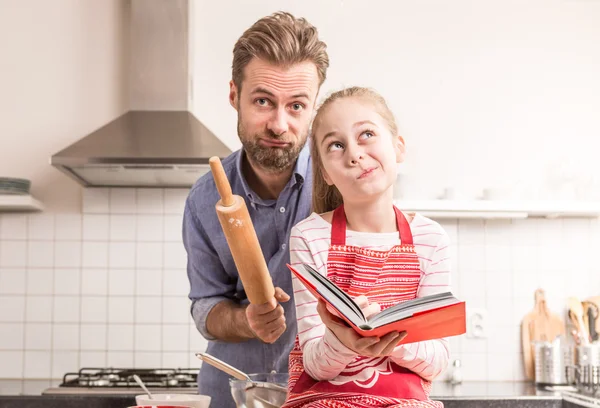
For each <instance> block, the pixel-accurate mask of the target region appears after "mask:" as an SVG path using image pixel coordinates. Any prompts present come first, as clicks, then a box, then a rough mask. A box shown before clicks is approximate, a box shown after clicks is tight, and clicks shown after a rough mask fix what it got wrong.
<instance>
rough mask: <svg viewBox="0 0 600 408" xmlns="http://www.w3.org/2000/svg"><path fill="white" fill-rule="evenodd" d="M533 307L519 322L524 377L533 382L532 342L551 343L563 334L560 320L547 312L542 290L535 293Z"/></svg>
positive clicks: (533, 355) (563, 325)
mask: <svg viewBox="0 0 600 408" xmlns="http://www.w3.org/2000/svg"><path fill="white" fill-rule="evenodd" d="M534 297H535V306H534V308H533V310H532V311H531V312H529V313H528V314H527V315H526V316H525V317H524V318H523V321H522V322H521V341H522V346H523V361H524V363H525V376H526V378H527V379H528V380H534V376H535V373H534V371H535V360H534V357H535V352H534V350H535V349H534V346H533V342H535V341H550V342H551V341H553V340H554V339H555V338H556V336H559V335H562V334H565V324H564V322H563V321H562V319H561V318H560V317H559V316H557V315H556V314H553V313H551V312H550V310H548V306H547V305H546V295H545V293H544V290H543V289H538V290H536V291H535V295H534Z"/></svg>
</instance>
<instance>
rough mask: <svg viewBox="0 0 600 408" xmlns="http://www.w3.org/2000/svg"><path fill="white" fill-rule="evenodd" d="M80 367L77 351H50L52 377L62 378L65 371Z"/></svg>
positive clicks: (72, 370) (69, 371)
mask: <svg viewBox="0 0 600 408" xmlns="http://www.w3.org/2000/svg"><path fill="white" fill-rule="evenodd" d="M80 367H81V365H80V363H79V351H54V352H52V378H62V376H63V375H65V373H73V372H77V371H78V370H79V368H80Z"/></svg>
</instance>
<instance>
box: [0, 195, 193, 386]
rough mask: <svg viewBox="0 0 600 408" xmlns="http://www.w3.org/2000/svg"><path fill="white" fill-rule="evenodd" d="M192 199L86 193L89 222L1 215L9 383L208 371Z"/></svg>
mask: <svg viewBox="0 0 600 408" xmlns="http://www.w3.org/2000/svg"><path fill="white" fill-rule="evenodd" d="M186 196H187V190H162V189H137V190H136V189H113V190H109V189H86V190H84V196H83V213H66V214H65V213H42V214H33V215H24V214H0V378H22V377H24V378H50V377H52V378H62V375H64V374H65V373H66V372H68V371H73V370H78V369H79V368H81V367H106V366H112V367H133V366H135V367H199V366H200V364H199V361H198V360H197V358H196V357H194V355H193V352H195V351H200V350H204V348H205V341H204V340H203V339H202V337H201V336H200V335H199V334H198V332H197V331H196V328H195V326H194V325H193V321H192V320H191V318H190V315H189V303H190V302H189V300H188V299H187V294H188V292H189V283H188V280H187V273H186V261H187V256H186V253H185V250H184V248H183V244H182V241H181V223H182V216H183V215H182V214H183V206H184V202H185V198H186Z"/></svg>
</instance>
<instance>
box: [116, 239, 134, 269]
mask: <svg viewBox="0 0 600 408" xmlns="http://www.w3.org/2000/svg"><path fill="white" fill-rule="evenodd" d="M135 255H136V251H135V242H111V243H110V245H109V266H110V268H135Z"/></svg>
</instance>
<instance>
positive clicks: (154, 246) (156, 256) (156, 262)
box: [135, 235, 163, 269]
mask: <svg viewBox="0 0 600 408" xmlns="http://www.w3.org/2000/svg"><path fill="white" fill-rule="evenodd" d="M161 237H162V235H161ZM136 253H137V256H136V261H135V262H136V266H137V267H138V268H154V269H161V268H162V265H163V244H162V243H161V242H138V244H137V248H136Z"/></svg>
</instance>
